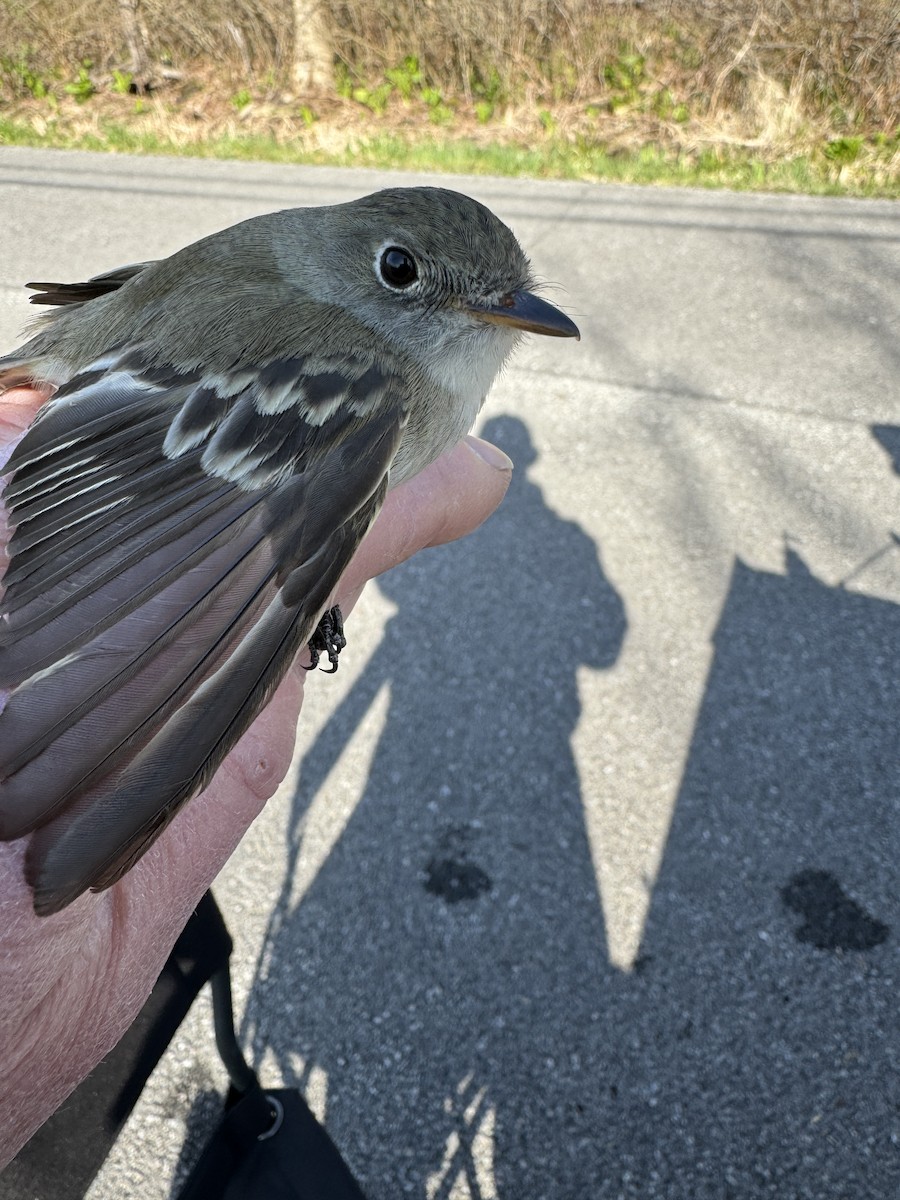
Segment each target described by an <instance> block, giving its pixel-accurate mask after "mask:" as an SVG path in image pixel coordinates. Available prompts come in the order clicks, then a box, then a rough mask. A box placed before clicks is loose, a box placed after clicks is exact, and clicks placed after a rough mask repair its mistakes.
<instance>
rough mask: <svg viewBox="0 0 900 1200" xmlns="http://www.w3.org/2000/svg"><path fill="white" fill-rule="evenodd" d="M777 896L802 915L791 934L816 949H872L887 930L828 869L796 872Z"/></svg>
mask: <svg viewBox="0 0 900 1200" xmlns="http://www.w3.org/2000/svg"><path fill="white" fill-rule="evenodd" d="M781 899H782V900H783V901H784V903H785V904H786V905H787V907H788V908H790V909H792V910H793V911H794V912H796V913H799V914H800V916H801V917H803V918H804V923H803V924H802V925H801V926H800V928H799V929H798V930H797V931H796V933H795V935H794V936H795V937H796V938H797V940H798V941H799V942H808V943H809V945H811V946H815V947H816V949H817V950H872V949H874V947H875V946H880V945H881V943H882V942H884V941H886V940H887V937H888V934H889V933H890V928H889V926H887V925H884V924H882V922H881V921H876V920H875V918H874V917H871V916H869V914H868V913H867V912H866V910H865V909H864V908H862V907H861V906H860V905H859V904H857V903H856V901H855V900H851V898H850V897H849V896H848V895H847V894H846V892H845V891H844V889H843V888H842V887H841V885H840V884H839V883H838V881H837V880H836V879H835V877H834V876H833V875H831V874H830V873H829V872H828V871H814V870H808V871H800V872H799V874H797V875H794V876H793V878H792V879H791V880H790V882H788V883H787V884H785V886H784V887H783V888H782V889H781Z"/></svg>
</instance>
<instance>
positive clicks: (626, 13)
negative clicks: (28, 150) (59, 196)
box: [0, 0, 900, 132]
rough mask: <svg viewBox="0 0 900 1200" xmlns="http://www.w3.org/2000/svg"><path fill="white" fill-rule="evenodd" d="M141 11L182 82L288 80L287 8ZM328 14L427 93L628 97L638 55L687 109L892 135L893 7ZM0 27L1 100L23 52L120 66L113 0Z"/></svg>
mask: <svg viewBox="0 0 900 1200" xmlns="http://www.w3.org/2000/svg"><path fill="white" fill-rule="evenodd" d="M141 11H142V14H143V21H144V24H145V26H146V30H147V35H148V42H149V46H150V50H151V54H152V55H153V57H154V58H155V60H156V61H157V63H165V64H169V65H171V66H172V67H174V68H176V69H178V70H180V71H182V72H184V73H185V74H186V75H187V76H188V77H191V76H193V75H195V74H197V73H198V72H201V73H205V72H202V68H209V67H210V66H214V67H215V69H216V72H217V73H218V75H219V76H220V77H221V79H222V82H223V84H224V85H225V86H226V87H231V88H234V87H239V86H245V87H249V88H250V89H251V90H254V91H258V90H259V89H263V90H265V89H268V90H269V91H273V90H274V89H276V88H277V87H278V86H279V85H281V86H285V85H286V83H287V80H288V78H289V65H290V60H291V53H292V39H293V34H292V14H291V6H290V0H142V4H141ZM329 20H330V25H331V36H332V40H333V46H334V52H335V58H336V61H337V62H339V63H341V64H343V65H344V66H345V67H346V68H347V70H348V71H349V72H350V74H351V76H352V77H353V78H354V79H355V80H356V81H358V82H359V83H363V84H366V85H368V86H374V85H375V84H376V83H377V82H378V81H379V80H381V79H382V78H383V76H384V72H385V70H387V69H389V68H392V67H396V66H397V65H398V64H400V63H401V62H402V61H403V60H404V59H405V58H406V57H407V56H408V55H413V56H415V57H416V58H417V59H418V61H419V64H420V69H421V72H422V75H423V79H424V83H425V85H426V86H428V87H432V88H435V89H436V90H437V91H439V92H440V93H441V94H442V96H444V97H445V98H447V99H448V100H452V101H456V102H472V101H473V100H477V99H478V98H479V96H480V97H484V95H485V93H487V95H488V96H489V97H490V98H491V99H492V100H496V101H497V102H498V103H499V104H500V105H518V104H521V103H533V104H538V105H549V104H554V103H575V104H583V105H587V104H592V103H593V104H599V105H607V106H610V105H615V103H616V102H617V101H623V102H625V103H627V102H628V101H629V95H628V94H627V93H628V92H629V89H628V87H627V86H624V87H623V80H622V78H621V76H622V69H621V67H622V63H623V60H624V59H626V58H628V57H629V56H638V57H639V58H640V59H641V60H642V62H641V65H640V71H639V75H640V78H639V79H637V80H632V81H631V82H632V83H634V84H635V85H636V86H637V89H638V90H639V91H640V92H642V93H652V92H654V91H655V92H656V93H660V92H665V91H667V92H668V93H670V94H671V96H672V99H673V101H674V104H675V105H678V104H684V105H686V106H687V107H688V109H689V111H690V113H691V114H692V115H698V116H717V115H719V114H720V113H723V112H724V113H732V114H734V113H747V115H748V117H749V118H750V119H751V120H753V119H756V118H757V117H758V113H757V112H756V110H757V109H758V107H759V104H760V95H761V90H760V87H761V85H760V82H759V81H760V80H761V79H763V80H767V81H769V82H770V84H772V85H774V86H775V87H776V88H777V89H778V96H779V103H780V102H781V98H785V97H788V96H790V98H791V104H792V105H793V106H794V108H796V109H798V110H799V111H801V112H803V113H806V114H808V115H809V116H811V117H818V116H820V115H822V114H826V115H828V116H829V117H830V119H831V120H832V122H833V123H834V122H835V121H836V122H837V123H838V124H840V123H843V124H844V125H846V127H847V128H848V129H850V128H855V129H858V130H860V131H864V132H871V131H875V130H881V131H884V132H889V131H890V130H891V126H892V124H894V123H896V121H897V116H898V112H900V69H898V62H900V4H898V3H897V0H645V2H644V3H642V4H639V5H638V4H634V3H631V2H629V0H624V2H617V0H606V2H603V0H494V2H493V3H491V4H485V3H484V0H393V2H392V3H391V4H390V5H381V4H377V3H374V2H373V0H338V2H336V3H334V4H333V5H332V6H331V7H330V8H329ZM0 28H2V30H3V34H2V45H0V55H2V57H3V60H4V63H5V65H6V69H5V70H4V71H3V76H4V83H5V92H6V93H7V94H9V93H10V92H11V91H12V90H13V89H14V88H15V87H16V86H17V79H16V73H15V71H14V70H11V69H10V65H9V64H10V62H11V61H12V62H15V61H16V60H17V59H18V58H20V57H21V55H22V54H23V53H24V54H25V56H26V58H27V60H28V62H29V64H30V66H31V69H32V70H34V71H35V72H37V73H38V74H42V75H43V76H46V77H47V78H52V77H53V75H54V73H56V74H57V75H59V76H62V77H64V78H69V79H71V78H72V77H74V76H75V75H77V72H78V70H79V68H80V67H81V65H82V63H83V62H84V61H85V60H88V61H90V63H91V64H92V65H91V68H90V71H91V74H92V77H95V78H96V79H97V82H98V84H100V83H102V80H103V77H104V76H105V75H108V74H109V73H110V72H111V70H112V68H114V67H119V68H121V67H123V66H125V65H127V54H126V51H125V41H124V37H123V36H122V33H121V25H120V19H119V11H118V7H117V3H116V0H75V2H74V3H73V0H0ZM627 73H628V72H627V69H626V71H625V74H626V75H627ZM627 83H628V80H627V79H626V80H625V84H626V85H627ZM766 86H768V85H765V84H764V85H762V87H763V91H764V90H765V88H766ZM769 91H770V101H768V102H765V101H764V103H768V104H769V106H770V104H771V95H772V94H771V88H770V89H769ZM623 92H624V93H626V94H624V95H623ZM630 100H631V101H633V100H634V96H631V97H630ZM764 119H765V120H769V117H768V116H765V118H764Z"/></svg>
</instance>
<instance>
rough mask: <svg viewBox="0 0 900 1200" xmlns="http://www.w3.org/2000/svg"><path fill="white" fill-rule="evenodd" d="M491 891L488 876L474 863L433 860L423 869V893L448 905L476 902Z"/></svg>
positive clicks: (441, 859) (463, 860) (459, 859)
mask: <svg viewBox="0 0 900 1200" xmlns="http://www.w3.org/2000/svg"><path fill="white" fill-rule="evenodd" d="M490 890H491V880H490V876H489V875H488V874H487V873H486V872H485V871H482V869H481V867H479V866H476V864H475V863H472V862H467V861H466V860H465V859H461V858H433V859H432V860H431V862H429V864H428V866H427V867H426V868H425V891H426V892H430V893H431V894H432V896H440V898H441V899H442V900H446V901H447V903H448V904H456V903H457V902H458V901H460V900H477V899H478V897H479V896H480V895H482V893H484V892H489V891H490Z"/></svg>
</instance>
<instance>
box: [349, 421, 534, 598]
mask: <svg viewBox="0 0 900 1200" xmlns="http://www.w3.org/2000/svg"><path fill="white" fill-rule="evenodd" d="M512 467H513V464H512V463H511V462H510V460H509V459H508V458H507V457H506V455H505V454H504V453H503V451H502V450H499V449H498V448H497V447H496V446H493V445H491V443H490V442H485V441H482V440H481V438H477V437H468V438H466V439H465V441H463V442H460V444H459V445H458V446H456V447H454V449H453V450H450V451H448V452H447V453H446V454H443V455H442V456H441V457H440V458H439V459H438V460H437V462H435V463H432V465H431V466H430V467H428V468H427V469H426V470H424V471H422V472H421V474H419V475H417V476H416V477H415V478H414V479H410V480H409V481H408V482H407V483H404V484H402V485H401V486H400V487H398V488H395V489H394V490H393V491H392V492H389V493H388V497H387V499H386V500H385V502H384V507H383V508H382V510H381V512H380V513H379V515H378V519H377V521H376V522H375V524H374V525H373V526H372V528H371V530H370V531H369V533H368V534H367V536H366V539H365V541H364V542H363V544H362V546H360V548H359V550H358V551H357V553H356V556H355V557H354V559H353V562H352V563H351V564H350V566H349V568H348V569H347V571H346V572H345V574H344V577H343V579H342V580H341V584H340V588H339V595H340V598H341V603H342V605H344V604H346V603H347V601H348V599H351V598H354V597H355V596H356V595H358V593H359V590H360V588H361V587H362V585H363V584H364V583H365V581H366V580H367V579H373V578H374V577H375V576H376V575H380V574H382V572H384V571H387V570H388V569H389V568H390V567H394V566H396V565H397V564H398V563H401V562H404V561H405V560H406V559H407V558H409V557H410V556H411V555H413V554H415V553H416V551H418V550H423V549H424V548H425V547H426V546H439V545H441V544H443V543H444V542H452V541H454V540H455V539H456V538H461V537H464V536H465V535H466V534H467V533H471V532H472V530H474V529H477V528H478V526H479V525H481V524H482V522H483V521H485V520H487V518H488V517H489V516H490V515H491V513H492V512H493V511H494V509H495V508H496V507H497V505H498V504H499V503H500V501H501V500H502V499H503V497H504V496H505V494H506V489H507V488H508V487H509V483H510V480H511V479H512Z"/></svg>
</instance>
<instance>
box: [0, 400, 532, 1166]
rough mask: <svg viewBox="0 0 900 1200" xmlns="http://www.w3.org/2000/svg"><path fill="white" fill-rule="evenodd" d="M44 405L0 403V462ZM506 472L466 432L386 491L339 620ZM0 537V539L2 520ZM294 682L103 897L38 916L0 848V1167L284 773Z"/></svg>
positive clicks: (505, 465) (465, 523) (144, 976)
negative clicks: (373, 582)
mask: <svg viewBox="0 0 900 1200" xmlns="http://www.w3.org/2000/svg"><path fill="white" fill-rule="evenodd" d="M46 398H47V393H46V392H44V393H39V392H37V391H33V390H27V389H17V390H15V391H10V392H7V393H6V394H5V395H2V396H0V463H2V462H3V461H5V459H6V456H7V452H8V450H9V449H11V446H12V443H13V442H14V441H15V440H16V439H17V438H18V437H19V436H20V435H21V434H22V433H23V432H24V430H25V428H26V427H27V425H28V423H29V422H30V421H31V419H32V417H33V416H34V413H35V411H36V410H37V407H38V405H39V404H40V403H41V402H42V401H43V400H45V399H46ZM0 473H2V467H0ZM510 475H511V465H510V464H509V462H508V460H506V459H505V456H504V455H502V454H501V453H500V452H499V451H498V450H496V449H495V448H494V447H492V446H490V445H489V444H488V443H485V442H481V441H480V440H479V439H477V438H469V439H467V440H466V442H463V443H461V444H460V445H459V446H457V447H456V448H455V449H454V450H452V451H450V452H449V453H447V454H445V455H444V456H443V457H442V458H440V459H439V460H438V461H437V462H436V463H434V464H433V465H432V466H431V467H429V468H428V470H427V471H425V472H423V473H422V474H421V475H419V476H417V477H416V478H415V479H412V480H410V481H409V482H408V483H405V484H403V485H402V486H401V487H399V488H396V489H395V490H394V491H392V492H390V493H389V495H388V497H387V500H386V502H385V505H384V508H383V509H382V512H381V514H380V515H379V517H378V520H377V521H376V522H375V525H374V526H373V528H372V530H371V531H370V533H369V534H368V536H367V537H366V539H365V541H364V542H363V544H362V546H361V547H360V549H359V551H358V553H357V554H356V556H355V558H354V559H353V562H352V563H351V564H350V567H349V568H348V570H347V571H346V573H345V575H344V577H343V579H342V580H341V583H340V585H339V586H338V589H337V602H339V603H340V605H341V607H342V609H343V611H344V613H345V615H346V614H347V613H348V612H349V610H350V609H351V608H352V606H353V603H354V602H355V600H356V599H357V597H358V596H359V593H360V592H361V591H362V588H363V585H364V584H365V582H366V580H368V579H371V578H373V577H374V576H376V575H378V574H380V573H382V572H383V571H386V570H388V569H389V568H390V567H391V566H394V565H396V564H397V563H400V562H402V561H404V560H405V559H406V558H409V557H410V556H411V555H412V554H414V553H416V551H417V550H420V549H423V548H424V547H426V546H434V545H439V544H441V543H443V542H448V541H452V540H453V539H455V538H458V537H462V536H463V535H464V534H466V533H468V532H470V531H471V530H473V529H475V528H476V527H477V526H478V525H480V524H481V522H482V521H484V520H485V519H486V517H487V516H489V515H490V513H491V512H493V510H494V509H495V508H496V506H497V505H498V504H499V503H500V500H501V499H502V498H503V495H504V493H505V491H506V488H507V486H508V484H509V480H510ZM0 535H2V536H0V544H2V543H5V535H4V530H3V529H2V525H0ZM4 565H5V559H4V558H3V556H2V548H0V568H2V567H3V566H4ZM305 674H306V672H305V671H304V670H303V667H302V666H301V665H300V663H299V662H298V663H295V664H294V666H293V667H292V668H291V670H290V671H289V672H288V674H287V676H286V677H285V679H284V680H283V681H282V683H281V685H280V686H279V688H278V690H277V691H276V693H275V695H274V696H273V698H272V700H271V701H270V703H269V705H268V706H267V707H266V709H265V710H264V711H263V713H262V714H261V715H260V716H259V717H258V719H257V720H256V721H255V722H254V723H253V725H252V726H251V727H250V729H248V731H247V733H246V734H245V735H244V736H243V738H242V739H241V740H240V742H239V743H238V744H237V746H236V747H235V749H234V750H233V751H232V752H231V754H230V755H229V756H228V758H227V759H226V760H225V762H224V763H223V764H222V766H221V768H220V769H219V771H218V772H217V773H216V776H215V778H214V779H213V781H212V783H211V784H210V786H209V787H208V788H207V789H206V791H205V792H204V793H203V794H202V795H200V796H198V797H196V798H195V799H194V800H192V801H191V802H190V803H189V804H188V805H186V806H185V808H184V809H183V810H182V811H181V812H180V813H179V814H178V816H177V817H176V818H175V819H174V821H173V822H172V824H171V825H170V826H169V828H168V829H167V830H166V831H165V833H164V834H163V835H162V836H161V837H160V838H159V840H158V841H157V842H156V843H155V845H153V846H152V847H151V849H150V850H149V851H148V852H147V854H146V855H145V856H144V857H143V858H142V859H141V861H140V862H139V863H138V864H137V865H136V866H135V867H134V868H133V869H132V870H131V871H130V872H129V873H128V874H127V875H126V876H125V878H124V879H122V881H121V882H120V883H118V884H116V885H115V886H114V887H113V888H110V889H109V890H108V891H105V892H102V893H100V894H99V895H87V896H82V897H80V898H79V899H78V900H77V901H75V902H74V903H73V904H71V905H70V906H69V907H68V908H66V909H64V910H63V911H62V912H60V913H58V914H56V915H54V916H52V917H45V918H38V917H36V916H35V915H34V912H33V911H32V904H31V894H30V891H29V889H28V887H27V885H26V884H25V880H24V869H23V867H24V864H23V860H24V851H25V845H26V839H22V840H20V841H17V842H12V843H6V844H0V1168H2V1166H3V1165H4V1164H5V1163H6V1162H7V1161H8V1160H9V1159H10V1158H11V1157H12V1156H13V1155H14V1154H15V1153H16V1151H17V1150H18V1148H19V1147H20V1146H21V1145H22V1144H23V1143H24V1142H25V1141H26V1140H27V1138H28V1137H30V1136H31V1134H32V1133H33V1132H34V1130H35V1129H37V1127H38V1126H39V1125H40V1124H41V1123H42V1122H43V1121H44V1120H46V1119H47V1117H48V1116H49V1115H50V1114H51V1113H52V1112H53V1110H54V1109H55V1108H56V1107H57V1106H58V1105H59V1104H60V1103H61V1102H62V1100H63V1099H64V1098H65V1096H67V1095H68V1094H69V1092H70V1091H72V1089H73V1088H74V1087H75V1086H76V1085H77V1084H78V1083H79V1082H80V1080H81V1079H83V1078H84V1077H85V1076H86V1075H87V1074H88V1073H89V1072H90V1070H91V1069H92V1068H93V1067H94V1066H95V1065H96V1063H97V1062H99V1061H100V1059H101V1058H102V1057H103V1056H104V1055H105V1054H106V1053H108V1052H109V1050H110V1049H111V1048H112V1047H113V1046H114V1045H115V1043H116V1042H117V1041H118V1040H119V1038H120V1037H121V1036H122V1034H123V1033H124V1032H125V1030H126V1029H127V1028H128V1026H129V1025H130V1024H131V1022H132V1021H133V1020H134V1017H135V1016H136V1015H137V1013H138V1012H139V1010H140V1008H141V1006H142V1004H143V1003H144V1001H145V999H146V998H147V996H148V994H149V992H150V990H151V988H152V986H153V984H154V982H155V980H156V978H157V976H158V974H159V972H160V970H161V968H162V966H163V964H164V962H165V960H166V958H167V957H168V954H169V952H170V950H171V948H172V945H173V944H174V942H175V939H176V938H177V937H178V934H179V933H180V932H181V930H182V928H183V927H184V925H185V923H186V921H187V919H188V916H189V915H190V913H191V911H192V909H193V908H194V907H195V905H196V904H197V901H198V900H199V899H200V897H201V896H202V895H203V893H204V892H205V891H206V889H207V888H208V887H209V886H210V884H211V883H212V881H213V879H215V877H216V875H217V874H218V873H219V871H220V870H221V868H222V866H223V865H224V863H225V862H226V861H227V859H228V857H229V856H230V855H231V853H232V851H233V850H234V848H235V847H236V846H237V844H238V842H239V841H240V839H241V837H242V836H243V834H244V833H245V831H246V830H247V828H248V827H249V825H250V824H251V822H252V821H253V819H254V818H255V817H256V816H257V815H258V814H259V812H260V811H261V810H262V808H263V806H264V804H265V802H266V800H267V799H268V798H269V797H270V796H271V795H272V793H273V792H274V791H275V790H276V788H277V787H278V784H279V783H280V782H281V780H282V779H283V778H284V775H285V773H286V772H287V769H288V766H289V764H290V761H291V755H292V752H293V745H294V736H295V730H296V724H297V717H298V715H299V712H300V705H301V702H302V698H303V681H304V676H305Z"/></svg>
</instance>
